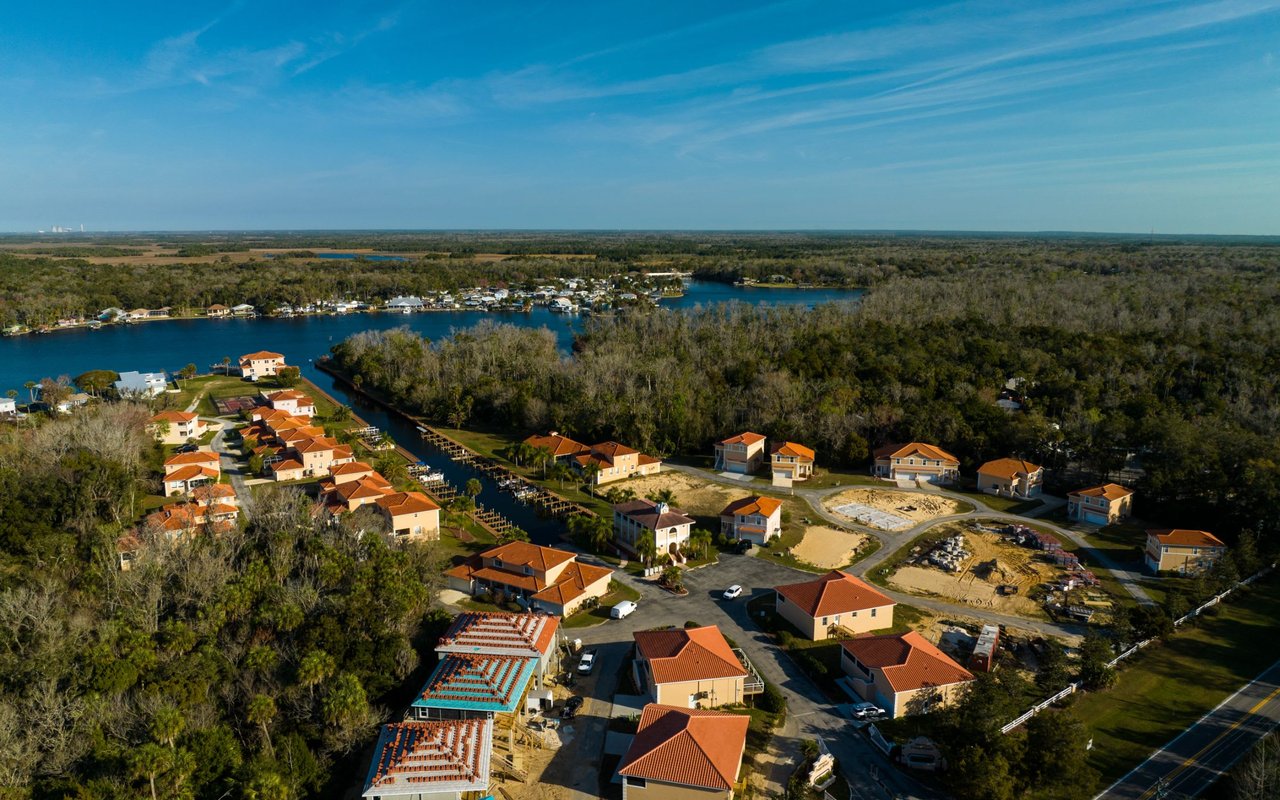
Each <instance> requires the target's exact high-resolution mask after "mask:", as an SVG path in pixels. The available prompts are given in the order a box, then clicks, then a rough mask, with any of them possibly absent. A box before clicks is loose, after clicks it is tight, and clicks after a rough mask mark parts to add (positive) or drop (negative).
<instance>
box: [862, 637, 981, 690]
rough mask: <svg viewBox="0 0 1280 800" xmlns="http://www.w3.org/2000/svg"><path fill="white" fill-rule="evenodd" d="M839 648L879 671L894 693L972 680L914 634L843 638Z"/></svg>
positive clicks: (927, 641) (947, 658)
mask: <svg viewBox="0 0 1280 800" xmlns="http://www.w3.org/2000/svg"><path fill="white" fill-rule="evenodd" d="M840 646H841V647H843V648H844V649H845V650H846V651H847V652H848V653H849V655H851V656H853V657H854V658H856V659H858V661H859V662H861V664H862V665H863V666H864V667H867V668H868V669H873V670H874V669H878V670H880V671H881V672H883V673H884V677H885V680H887V681H888V682H889V685H890V686H891V687H893V690H894V691H895V692H910V691H914V690H916V689H923V688H925V687H926V686H948V685H950V684H953V683H963V682H965V681H971V680H973V674H972V673H971V672H969V671H968V670H967V669H965V668H964V667H962V666H960V665H959V664H957V663H956V662H954V661H952V660H951V657H950V656H948V655H947V654H946V653H944V652H942V651H941V650H939V649H938V648H937V647H935V646H934V645H933V644H932V643H930V642H929V640H927V639H925V638H924V637H923V636H921V635H920V634H918V633H916V632H915V631H909V632H907V633H902V634H887V635H884V636H859V637H858V638H856V639H846V640H845V641H843V642H841V643H840Z"/></svg>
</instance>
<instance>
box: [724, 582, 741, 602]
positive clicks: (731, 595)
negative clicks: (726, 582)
mask: <svg viewBox="0 0 1280 800" xmlns="http://www.w3.org/2000/svg"><path fill="white" fill-rule="evenodd" d="M741 596H742V587H741V586H739V585H738V584H736V583H735V584H734V585H732V586H730V587H729V588H728V589H725V590H724V599H725V600H737V599H738V598H739V597H741Z"/></svg>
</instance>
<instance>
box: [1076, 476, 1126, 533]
mask: <svg viewBox="0 0 1280 800" xmlns="http://www.w3.org/2000/svg"><path fill="white" fill-rule="evenodd" d="M1132 512H1133V490H1132V489H1130V488H1128V487H1126V486H1121V485H1120V484H1118V483H1104V484H1102V485H1101V486H1094V487H1092V488H1089V489H1078V490H1076V491H1074V492H1071V493H1070V494H1068V495H1067V519H1073V520H1076V521H1078V522H1087V523H1089V524H1090V525H1110V524H1111V523H1113V522H1119V521H1120V520H1122V519H1128V518H1129V515H1130V514H1131V513H1132Z"/></svg>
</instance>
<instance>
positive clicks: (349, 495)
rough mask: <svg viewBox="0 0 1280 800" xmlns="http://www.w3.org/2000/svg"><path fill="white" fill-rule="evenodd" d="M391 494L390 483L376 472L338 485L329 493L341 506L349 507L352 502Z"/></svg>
mask: <svg viewBox="0 0 1280 800" xmlns="http://www.w3.org/2000/svg"><path fill="white" fill-rule="evenodd" d="M391 492H392V489H391V483H390V482H388V481H387V479H386V478H384V477H382V476H381V475H380V474H378V473H377V472H375V473H373V474H372V475H368V476H366V477H363V478H359V479H357V480H354V481H347V482H346V483H339V484H337V485H335V486H334V487H333V489H332V490H331V491H330V495H331V498H332V499H334V500H336V501H337V502H339V504H341V505H350V504H351V501H352V500H363V499H365V498H368V497H380V496H382V495H384V494H390V493H391Z"/></svg>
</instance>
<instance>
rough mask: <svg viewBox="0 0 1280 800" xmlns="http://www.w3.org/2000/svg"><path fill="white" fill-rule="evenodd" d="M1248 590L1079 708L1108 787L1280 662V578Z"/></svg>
mask: <svg viewBox="0 0 1280 800" xmlns="http://www.w3.org/2000/svg"><path fill="white" fill-rule="evenodd" d="M1244 592H1245V593H1243V594H1238V595H1233V596H1232V598H1231V600H1230V602H1227V603H1224V604H1223V605H1221V606H1219V610H1218V612H1217V614H1216V615H1214V616H1209V617H1202V618H1201V621H1200V622H1199V623H1198V624H1196V625H1195V626H1194V627H1190V628H1183V629H1180V630H1179V631H1178V633H1176V634H1174V635H1173V636H1171V637H1170V638H1169V639H1168V640H1167V641H1166V642H1165V643H1164V644H1162V645H1159V646H1152V647H1151V648H1149V649H1147V650H1143V651H1142V652H1141V653H1139V654H1138V655H1136V656H1134V657H1133V658H1132V659H1131V660H1130V661H1128V662H1127V663H1126V664H1125V665H1124V666H1123V667H1122V668H1121V670H1120V675H1119V680H1118V681H1117V682H1116V685H1115V686H1114V687H1113V688H1111V689H1110V690H1108V691H1105V692H1099V693H1096V694H1088V695H1085V696H1084V697H1082V698H1080V699H1079V700H1078V701H1077V702H1076V703H1075V706H1074V707H1075V710H1076V712H1077V714H1078V715H1079V716H1080V718H1081V719H1082V720H1083V721H1084V722H1085V724H1086V725H1088V727H1089V731H1090V734H1091V735H1092V736H1093V738H1094V747H1093V750H1092V751H1091V752H1090V754H1089V761H1090V763H1091V764H1092V765H1093V766H1094V767H1096V768H1097V769H1098V770H1100V771H1101V772H1102V774H1103V777H1104V778H1105V779H1106V780H1107V781H1108V782H1109V781H1111V780H1114V779H1115V778H1118V777H1120V776H1121V775H1123V774H1124V773H1125V772H1127V771H1128V770H1129V769H1131V768H1132V767H1134V766H1135V765H1137V764H1138V763H1139V762H1141V761H1142V760H1143V759H1145V758H1146V757H1147V756H1148V755H1149V754H1150V753H1151V751H1152V750H1154V749H1156V748H1157V747H1160V746H1161V745H1163V744H1165V743H1166V742H1168V741H1169V740H1170V739H1172V738H1173V737H1174V736H1176V735H1177V734H1178V733H1179V732H1181V731H1182V730H1184V729H1185V728H1186V727H1187V726H1188V725H1190V724H1191V723H1193V722H1195V721H1196V720H1197V719H1199V718H1200V717H1201V716H1202V715H1203V714H1204V713H1205V712H1207V711H1209V710H1210V709H1212V708H1213V707H1214V706H1216V705H1217V704H1218V703H1220V702H1221V701H1222V700H1223V699H1224V698H1226V697H1227V696H1228V695H1230V694H1231V693H1232V692H1234V691H1236V689H1238V688H1240V686H1242V685H1243V684H1245V683H1247V682H1248V681H1250V680H1252V679H1253V678H1255V677H1257V675H1258V674H1259V673H1261V672H1262V671H1263V670H1264V669H1265V668H1266V667H1268V666H1270V665H1271V664H1273V663H1275V661H1276V660H1277V659H1280V638H1278V637H1276V636H1275V635H1274V631H1275V621H1276V620H1277V619H1280V579H1277V578H1275V577H1272V578H1270V579H1269V580H1267V581H1265V582H1263V583H1261V584H1259V585H1257V586H1255V587H1253V588H1251V589H1247V590H1244Z"/></svg>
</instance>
